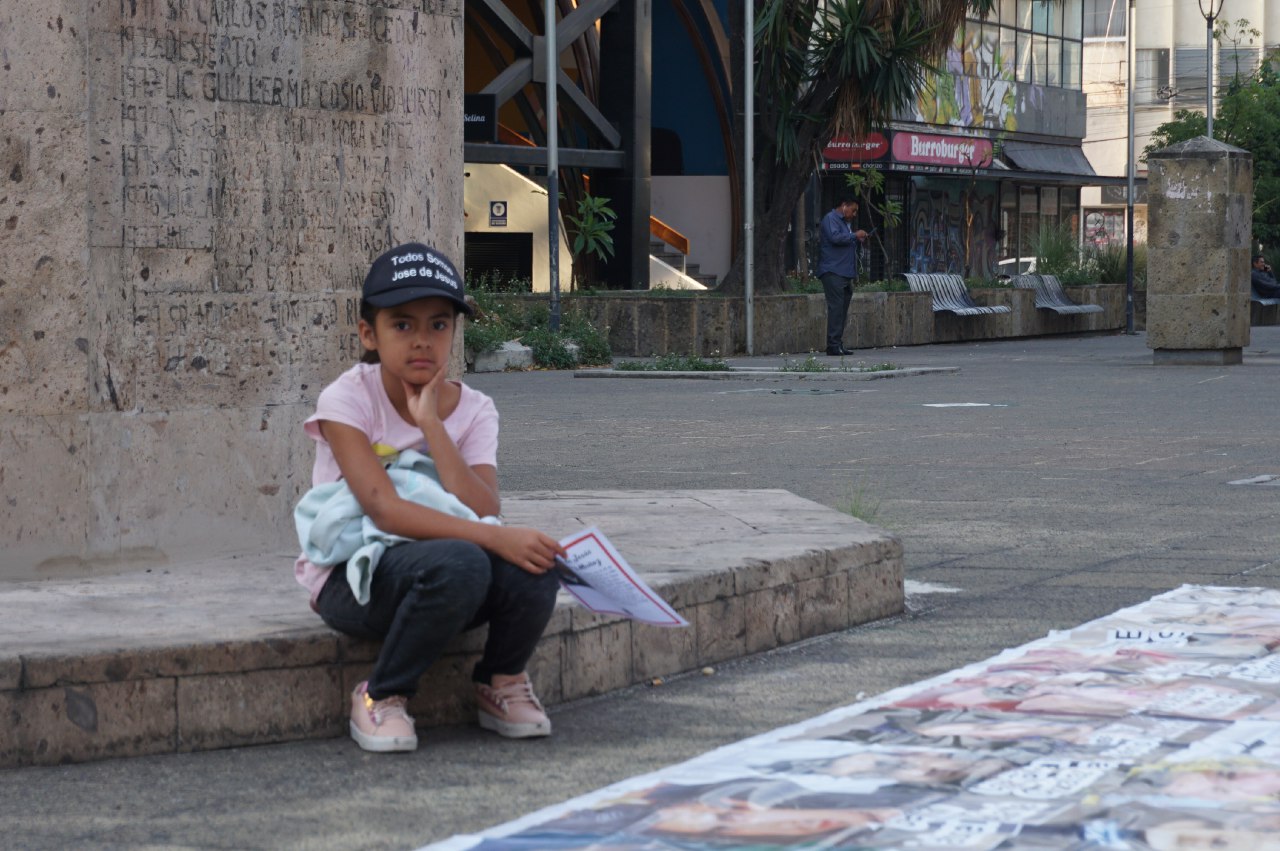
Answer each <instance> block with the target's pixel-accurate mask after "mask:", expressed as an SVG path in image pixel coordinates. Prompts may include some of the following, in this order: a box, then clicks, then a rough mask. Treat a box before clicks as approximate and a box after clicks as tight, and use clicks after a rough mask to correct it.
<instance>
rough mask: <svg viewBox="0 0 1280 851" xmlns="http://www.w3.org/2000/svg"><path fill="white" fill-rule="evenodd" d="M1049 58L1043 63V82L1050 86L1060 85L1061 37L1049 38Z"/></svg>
mask: <svg viewBox="0 0 1280 851" xmlns="http://www.w3.org/2000/svg"><path fill="white" fill-rule="evenodd" d="M1048 56H1049V59H1048V61H1047V62H1046V63H1045V79H1044V81H1045V83H1047V84H1048V85H1050V86H1061V85H1062V39H1060V38H1051V39H1049V52H1048Z"/></svg>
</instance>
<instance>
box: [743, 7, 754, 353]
mask: <svg viewBox="0 0 1280 851" xmlns="http://www.w3.org/2000/svg"><path fill="white" fill-rule="evenodd" d="M743 2H744V4H745V5H746V14H745V15H744V16H743V19H744V21H745V24H746V26H745V29H746V34H745V35H746V42H747V43H746V48H745V50H744V51H743V57H742V58H743V63H742V64H743V65H745V66H746V67H745V69H744V75H745V78H746V79H745V82H744V84H743V85H744V88H743V94H744V99H743V103H744V106H743V112H744V113H745V115H744V116H743V120H744V124H743V134H744V136H745V142H744V148H745V150H746V157H745V160H746V164H745V165H744V166H743V175H744V181H743V182H744V184H745V187H744V189H745V191H744V192H743V204H744V205H745V206H746V208H747V209H746V214H745V215H744V216H743V225H742V230H743V237H744V246H745V250H746V258H747V262H746V273H745V282H744V285H743V296H744V298H745V300H746V315H747V354H748V355H754V354H755V305H754V304H753V301H754V299H755V279H754V276H755V238H754V236H755V233H754V231H755V226H754V219H755V203H756V201H755V147H756V146H755V134H756V123H755V112H756V98H755V93H756V73H755V72H756V67H755V66H756V10H755V5H754V4H755V0H743Z"/></svg>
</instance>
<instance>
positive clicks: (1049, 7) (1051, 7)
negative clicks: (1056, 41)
mask: <svg viewBox="0 0 1280 851" xmlns="http://www.w3.org/2000/svg"><path fill="white" fill-rule="evenodd" d="M1036 5H1037V6H1040V7H1042V8H1043V11H1039V10H1037V12H1036V16H1037V17H1039V18H1042V19H1043V22H1044V23H1043V27H1035V31H1036V32H1042V33H1048V34H1049V35H1062V0H1036Z"/></svg>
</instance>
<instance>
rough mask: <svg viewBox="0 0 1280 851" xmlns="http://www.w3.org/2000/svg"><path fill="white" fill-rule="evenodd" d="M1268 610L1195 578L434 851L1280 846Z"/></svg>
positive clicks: (1276, 668) (1273, 619) (1277, 699)
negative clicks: (981, 657)
mask: <svg viewBox="0 0 1280 851" xmlns="http://www.w3.org/2000/svg"><path fill="white" fill-rule="evenodd" d="M592 532H593V530H587V531H586V532H584V533H581V534H582V535H588V534H590V533H592ZM575 537H576V536H575ZM591 546H592V547H600V546H601V545H600V541H599V539H593V540H592V541H591ZM587 558H588V561H589V562H599V563H598V564H594V565H593V566H592V567H589V568H584V569H581V570H579V569H578V568H577V566H575V565H572V563H571V565H570V566H572V567H574V572H575V574H576V575H577V576H579V577H581V578H582V579H583V580H584V582H586V581H589V579H590V576H589V574H590V572H591V570H603V571H604V572H606V573H607V572H609V571H611V570H613V568H612V567H611V566H610V565H609V562H610V559H611V555H610V553H609V551H608V550H607V549H603V550H600V551H597V552H596V553H595V554H593V555H590V556H588V557H587ZM619 559H620V557H619ZM624 564H625V563H624ZM582 587H594V583H592V584H590V585H586V584H584V586H582ZM609 605H615V604H609ZM619 608H620V607H619ZM1195 621H1204V623H1196V622H1195ZM1224 624H1225V625H1226V626H1225V628H1223V629H1219V627H1221V626H1222V625H1224ZM1270 624H1280V591H1272V590H1266V589H1217V588H1201V587H1192V586H1185V587H1183V588H1180V589H1176V590H1175V591H1171V592H1168V593H1166V594H1162V595H1160V596H1157V597H1155V598H1153V599H1152V600H1149V601H1147V602H1146V603H1143V604H1139V605H1137V606H1133V607H1130V608H1127V609H1124V610H1122V611H1120V612H1117V613H1115V614H1113V615H1110V616H1107V617H1103V618H1099V619H1098V620H1096V621H1093V622H1090V623H1088V624H1085V625H1083V626H1081V627H1078V628H1076V629H1074V630H1068V631H1062V632H1055V633H1052V634H1051V635H1049V636H1048V637H1046V638H1044V639H1040V640H1039V641H1035V642H1032V643H1030V644H1028V645H1024V646H1022V647H1020V648H1014V649H1012V650H1008V651H1005V652H1003V653H1001V654H999V655H997V656H996V657H993V658H991V659H988V660H986V661H984V662H978V663H975V664H973V665H969V666H966V667H964V668H961V669H959V670H956V671H952V672H949V673H947V674H943V675H940V676H938V677H934V678H932V679H930V680H926V681H924V682H920V683H915V684H912V685H908V686H902V687H899V688H897V689H894V690H893V691H890V692H887V693H885V694H883V695H880V696H879V697H876V698H872V699H870V700H866V701H862V702H860V703H857V704H853V705H850V706H847V707H841V708H839V709H835V710H832V711H830V712H828V713H826V714H825V715H823V716H820V717H818V718H815V719H810V720H809V721H804V722H800V723H798V724H795V725H792V726H789V727H785V728H780V729H779V730H775V731H770V732H768V733H764V734H761V735H760V736H756V737H754V738H752V739H747V740H744V741H742V742H736V743H733V744H730V745H726V746H724V747H722V748H719V749H717V750H715V751H712V752H710V753H707V754H704V755H702V756H700V757H696V758H694V759H692V760H689V761H688V762H685V763H682V764H679V765H674V766H670V767H668V768H664V769H661V770H659V771H657V772H653V773H651V774H647V775H643V776H641V777H634V778H631V779H629V780H626V781H622V782H620V783H618V784H615V786H611V787H608V788H607V789H602V790H597V792H594V793H590V794H588V795H586V796H583V797H582V798H580V799H575V800H574V801H567V802H564V803H563V804H557V805H555V806H553V807H550V808H548V809H547V810H544V811H541V812H539V813H532V814H530V815H528V816H525V817H523V818H521V819H519V820H517V822H513V823H510V824H509V825H504V826H499V827H497V828H493V829H491V830H488V831H485V832H484V833H483V834H480V835H476V836H466V837H454V838H453V839H451V840H448V841H446V842H444V843H439V844H438V846H433V847H438V848H439V849H441V851H444V849H448V851H462V849H474V848H482V849H486V851H497V850H498V849H525V850H526V851H528V849H535V848H539V849H551V848H556V849H560V848H565V849H568V848H576V849H586V848H593V849H595V848H599V849H604V848H608V849H636V851H641V849H643V851H664V850H665V849H672V851H674V850H675V849H680V850H681V851H701V849H706V851H711V849H727V848H734V849H744V848H750V849H792V848H794V849H817V848H854V847H856V848H886V849H887V848H894V849H906V848H911V849H924V851H930V849H936V850H937V851H941V849H959V848H971V849H978V850H979V851H984V849H990V851H1031V849H1064V848H1070V849H1087V848H1117V849H1119V848H1124V849H1131V851H1140V849H1174V848H1179V849H1186V848H1242V849H1244V848H1248V849H1261V851H1269V849H1275V851H1280V733H1277V732H1276V730H1277V729H1280V724H1277V721H1280V684H1277V682H1276V679H1277V675H1278V672H1280V660H1277V658H1276V656H1275V655H1273V654H1272V653H1271V652H1270V649H1269V648H1268V647H1266V644H1267V642H1268V641H1269V639H1268V638H1265V637H1264V638H1262V639H1260V638H1259V636H1258V635H1257V632H1258V631H1259V630H1263V631H1266V630H1268V629H1271V630H1274V629H1275V627H1272V626H1270ZM1251 630H1252V631H1251Z"/></svg>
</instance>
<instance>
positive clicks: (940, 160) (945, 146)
mask: <svg viewBox="0 0 1280 851" xmlns="http://www.w3.org/2000/svg"><path fill="white" fill-rule="evenodd" d="M993 150H994V148H993V146H992V144H991V140H990V139H974V138H967V137H963V136H937V135H933V134H931V133H895V134H894V136H893V158H894V160H895V161H897V162H904V163H921V164H924V165H945V166H952V167H953V168H985V167H987V166H989V165H991V154H992V151H993Z"/></svg>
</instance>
